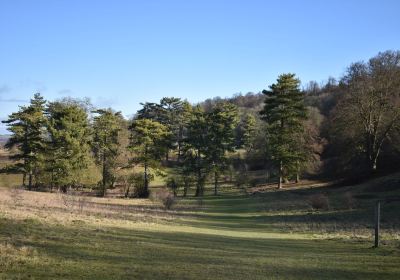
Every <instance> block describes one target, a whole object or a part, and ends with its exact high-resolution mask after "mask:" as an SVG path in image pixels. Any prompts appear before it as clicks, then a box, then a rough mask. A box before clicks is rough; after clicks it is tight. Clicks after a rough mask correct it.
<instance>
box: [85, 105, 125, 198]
mask: <svg viewBox="0 0 400 280" xmlns="http://www.w3.org/2000/svg"><path fill="white" fill-rule="evenodd" d="M94 113H96V114H98V115H97V116H95V117H94V120H93V142H92V147H93V151H94V154H95V156H96V162H97V163H98V164H100V165H101V167H102V183H101V184H102V196H104V195H105V193H106V190H107V187H109V186H112V185H113V183H114V181H115V179H116V176H115V174H114V169H115V165H116V161H117V157H118V155H119V151H120V150H119V145H120V143H119V137H118V134H119V131H120V130H121V126H122V116H121V113H120V112H117V113H115V112H113V111H112V110H111V109H108V110H96V111H94Z"/></svg>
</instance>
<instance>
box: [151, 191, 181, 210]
mask: <svg viewBox="0 0 400 280" xmlns="http://www.w3.org/2000/svg"><path fill="white" fill-rule="evenodd" d="M152 199H154V200H156V201H160V202H161V203H162V204H163V205H164V208H165V209H167V210H169V209H171V208H172V206H173V205H174V204H175V203H176V198H175V196H174V194H173V193H172V192H170V191H168V190H167V189H160V190H158V191H157V192H155V193H154V194H153V196H152Z"/></svg>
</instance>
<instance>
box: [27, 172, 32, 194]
mask: <svg viewBox="0 0 400 280" xmlns="http://www.w3.org/2000/svg"><path fill="white" fill-rule="evenodd" d="M28 178H29V181H28V190H32V171H29V175H28Z"/></svg>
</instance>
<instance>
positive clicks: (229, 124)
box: [205, 103, 238, 195]
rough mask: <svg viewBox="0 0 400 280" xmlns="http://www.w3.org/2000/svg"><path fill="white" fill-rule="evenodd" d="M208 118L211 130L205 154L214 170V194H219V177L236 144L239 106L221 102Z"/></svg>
mask: <svg viewBox="0 0 400 280" xmlns="http://www.w3.org/2000/svg"><path fill="white" fill-rule="evenodd" d="M207 118H208V120H209V121H208V124H209V132H208V134H207V137H206V139H207V143H206V147H205V151H206V152H205V154H206V159H207V160H208V162H209V163H210V166H211V168H212V171H213V172H214V194H215V195H217V190H218V177H219V174H220V172H221V171H222V170H223V169H224V167H225V166H226V152H233V151H234V148H235V146H236V145H235V144H236V141H235V140H236V139H235V128H236V126H237V124H238V113H237V108H236V106H235V105H233V104H230V103H220V104H217V105H216V106H215V108H213V110H212V111H211V112H210V113H209V114H208V115H207Z"/></svg>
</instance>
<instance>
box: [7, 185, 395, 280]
mask: <svg viewBox="0 0 400 280" xmlns="http://www.w3.org/2000/svg"><path fill="white" fill-rule="evenodd" d="M268 195H269V194H265V195H263V196H260V197H250V196H246V195H244V194H240V193H235V192H229V191H227V192H225V193H224V194H222V195H220V196H218V197H213V196H207V197H206V198H205V199H204V200H203V202H202V206H201V207H200V208H199V207H197V206H196V205H197V204H198V202H197V201H196V200H195V199H192V198H191V199H187V200H185V201H182V202H181V204H180V205H181V206H178V207H177V210H176V211H171V212H168V213H164V212H163V211H162V210H160V209H159V208H158V206H157V205H154V204H153V203H150V202H147V201H139V202H138V201H134V200H130V201H127V200H118V199H114V200H104V199H91V200H90V201H87V206H85V208H84V209H83V210H82V209H81V210H79V209H70V208H68V207H64V206H62V205H61V204H59V203H56V202H55V201H56V200H57V199H59V197H58V196H57V195H55V194H41V193H32V192H30V193H29V192H24V193H23V194H22V195H21V196H22V198H21V199H20V200H19V201H18V203H17V204H18V205H13V203H12V201H13V199H12V197H11V198H9V199H8V198H6V196H7V194H6V192H5V191H0V198H1V203H2V206H1V216H0V278H1V279H399V276H400V250H399V248H398V247H396V246H383V247H382V248H380V249H372V248H371V244H370V243H369V241H367V240H363V239H337V240H330V239H327V238H322V237H321V236H317V235H313V234H312V232H310V233H307V232H305V233H293V232H292V233H291V232H290V231H288V230H287V227H281V228H279V225H280V224H279V223H278V224H276V222H277V221H279V217H280V216H281V217H280V219H285V217H286V216H285V215H283V216H282V214H279V213H280V212H279V211H280V210H279V209H277V211H278V210H279V211H278V212H277V216H275V215H274V214H273V213H272V214H271V213H270V212H269V211H267V209H268V208H269V207H272V206H273V205H272V202H271V201H269V199H270V196H271V195H272V194H271V195H270V196H268ZM272 196H273V195H272ZM14 201H16V200H15V199H14ZM268 202H270V205H265V204H268ZM291 203H293V202H291ZM107 205H110V206H107ZM111 206H113V207H111ZM89 207H90V209H89ZM118 207H121V208H118ZM92 208H93V209H94V210H91V209H92ZM150 210H151V211H150ZM286 213H288V214H290V212H286ZM296 213H301V211H300V212H299V211H297V212H296ZM293 215H300V214H293ZM271 217H272V218H271ZM298 219H299V221H301V219H300V218H298ZM294 221H296V220H294ZM277 227H278V228H277Z"/></svg>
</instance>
